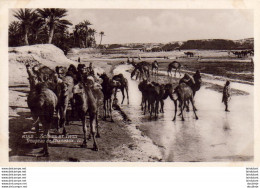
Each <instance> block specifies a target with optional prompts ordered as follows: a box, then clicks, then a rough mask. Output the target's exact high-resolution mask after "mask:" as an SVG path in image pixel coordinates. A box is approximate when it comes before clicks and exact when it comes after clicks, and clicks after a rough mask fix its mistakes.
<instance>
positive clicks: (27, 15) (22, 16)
mask: <svg viewBox="0 0 260 188" xmlns="http://www.w3.org/2000/svg"><path fill="white" fill-rule="evenodd" d="M14 16H15V17H16V18H17V19H18V20H19V21H20V25H21V29H22V32H23V33H24V43H25V45H29V41H28V35H29V30H30V28H31V25H32V23H33V22H34V21H35V20H36V19H37V14H35V12H34V11H33V10H32V9H19V10H18V11H17V12H15V14H14Z"/></svg>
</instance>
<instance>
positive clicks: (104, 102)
mask: <svg viewBox="0 0 260 188" xmlns="http://www.w3.org/2000/svg"><path fill="white" fill-rule="evenodd" d="M103 109H104V117H103V119H104V120H106V117H107V113H106V100H105V99H104V100H103Z"/></svg>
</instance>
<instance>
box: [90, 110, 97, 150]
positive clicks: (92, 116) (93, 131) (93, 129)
mask: <svg viewBox="0 0 260 188" xmlns="http://www.w3.org/2000/svg"><path fill="white" fill-rule="evenodd" d="M96 115H97V114H95V113H90V119H89V122H90V132H91V135H92V138H93V150H94V151H98V146H97V141H96V134H97V130H96V125H95V121H94V120H95V119H96Z"/></svg>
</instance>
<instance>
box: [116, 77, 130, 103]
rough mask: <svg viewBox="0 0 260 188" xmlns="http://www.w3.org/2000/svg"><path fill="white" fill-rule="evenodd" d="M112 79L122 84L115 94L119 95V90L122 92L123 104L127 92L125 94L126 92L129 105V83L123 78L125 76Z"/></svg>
mask: <svg viewBox="0 0 260 188" xmlns="http://www.w3.org/2000/svg"><path fill="white" fill-rule="evenodd" d="M112 79H113V80H115V81H118V82H119V83H120V86H119V87H116V90H115V94H117V89H120V90H121V93H122V96H123V99H122V102H121V104H123V102H124V100H125V92H124V90H125V91H126V96H127V104H129V96H128V81H127V79H126V78H125V77H124V76H123V74H118V75H115V76H113V78H112Z"/></svg>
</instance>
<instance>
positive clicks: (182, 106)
mask: <svg viewBox="0 0 260 188" xmlns="http://www.w3.org/2000/svg"><path fill="white" fill-rule="evenodd" d="M180 103H181V120H182V121H184V117H183V108H184V103H185V101H181V102H180Z"/></svg>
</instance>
